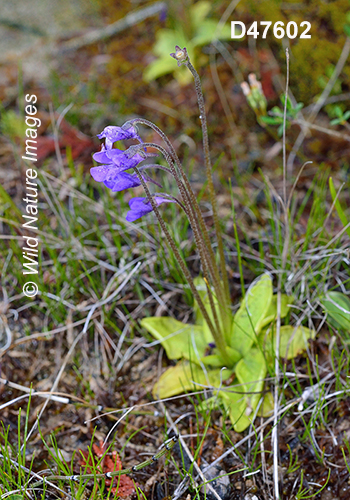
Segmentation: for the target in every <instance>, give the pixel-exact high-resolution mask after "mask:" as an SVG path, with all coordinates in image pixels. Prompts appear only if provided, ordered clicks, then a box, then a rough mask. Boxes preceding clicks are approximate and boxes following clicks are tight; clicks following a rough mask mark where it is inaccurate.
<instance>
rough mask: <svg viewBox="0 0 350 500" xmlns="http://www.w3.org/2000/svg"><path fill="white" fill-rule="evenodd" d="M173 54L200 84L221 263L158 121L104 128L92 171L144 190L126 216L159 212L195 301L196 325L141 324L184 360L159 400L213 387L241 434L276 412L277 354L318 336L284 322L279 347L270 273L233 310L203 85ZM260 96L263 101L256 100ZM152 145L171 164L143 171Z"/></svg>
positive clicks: (286, 299)
mask: <svg viewBox="0 0 350 500" xmlns="http://www.w3.org/2000/svg"><path fill="white" fill-rule="evenodd" d="M171 56H172V57H173V58H174V59H175V60H176V61H177V63H178V66H181V65H184V66H185V67H186V68H187V69H188V70H189V71H190V73H191V74H192V76H193V78H194V82H195V89H196V94H197V101H198V106H199V113H200V121H201V127H202V138H203V151H204V159H205V172H206V178H207V185H208V192H209V197H210V202H211V206H212V211H213V222H214V229H215V235H216V243H217V248H218V259H217V256H216V255H215V252H214V249H213V246H212V242H211V239H210V237H209V231H208V228H207V226H206V224H205V222H204V218H203V215H202V212H201V210H200V207H199V204H198V201H197V199H196V196H195V194H194V192H193V190H192V188H191V185H190V182H189V179H188V177H187V174H186V172H185V170H184V168H183V166H182V164H181V162H180V160H179V158H178V156H177V153H176V151H175V149H174V147H173V146H172V144H171V142H170V141H169V139H168V137H167V136H166V135H165V134H164V132H162V131H161V130H160V129H159V127H157V126H156V125H155V124H153V123H152V122H149V121H148V120H145V119H142V118H135V119H132V120H130V121H128V122H126V123H125V124H124V125H123V126H122V127H117V126H108V127H106V128H105V129H104V130H103V132H102V133H101V134H99V136H98V137H99V138H100V139H102V138H104V139H105V145H103V146H102V150H101V151H100V152H98V153H95V154H94V155H93V158H94V159H95V160H96V161H97V162H100V163H102V164H103V165H100V166H96V167H93V168H92V169H91V174H92V176H93V177H94V179H95V180H96V181H98V182H103V183H104V184H105V185H106V186H107V187H108V188H109V189H111V190H112V191H121V190H124V189H129V188H133V187H136V186H140V185H142V187H143V188H144V191H145V193H146V198H132V199H131V200H130V201H129V206H130V211H129V212H128V214H127V216H126V219H127V220H128V221H129V222H133V221H135V220H137V219H139V218H140V217H142V216H144V215H146V214H148V213H150V212H152V211H153V212H154V213H155V216H156V218H157V220H158V222H159V224H160V226H161V229H162V232H163V235H164V238H165V240H166V242H167V244H168V245H169V247H170V248H171V250H172V252H173V255H174V257H175V259H176V261H177V263H178V265H179V268H180V269H181V271H182V273H183V275H184V277H185V278H186V280H187V282H188V285H189V287H190V290H191V292H192V294H193V298H194V301H195V323H194V324H185V323H182V322H180V321H178V320H176V319H174V318H172V317H150V318H144V319H143V320H142V321H141V325H142V326H143V327H144V328H145V329H146V330H148V331H149V332H150V333H151V335H153V337H155V338H156V339H157V340H159V341H160V343H161V344H162V346H163V347H164V349H165V351H166V353H167V355H168V358H169V359H173V360H178V363H177V364H176V365H175V366H173V367H170V368H168V369H167V370H166V371H165V372H164V373H163V374H162V376H161V377H160V379H159V380H158V382H157V383H156V385H155V387H154V389H153V395H154V396H155V397H156V398H167V397H170V396H174V395H176V394H181V393H182V392H184V391H188V390H196V389H198V388H202V387H207V388H208V389H211V390H212V397H211V398H210V399H209V400H207V401H206V402H204V403H203V405H204V407H206V408H208V409H212V408H213V407H216V406H219V407H224V409H225V411H226V412H227V413H228V415H229V417H230V419H231V422H232V425H233V426H234V429H235V430H236V431H238V432H240V431H243V430H244V429H246V428H247V427H248V426H249V425H250V424H251V423H252V422H253V420H254V418H255V416H256V415H257V414H259V415H267V414H269V412H270V411H271V409H272V406H273V404H272V401H273V398H272V396H271V394H270V393H267V394H266V395H265V396H263V389H264V384H265V377H266V374H267V372H268V371H270V372H272V373H273V372H274V364H275V352H276V350H278V352H279V357H281V358H287V359H291V358H293V357H295V356H297V355H298V354H299V353H300V352H301V351H303V350H304V349H305V348H306V347H307V342H308V340H309V339H312V338H314V337H315V331H313V330H311V329H309V328H305V327H303V326H299V325H297V326H296V327H293V326H291V325H288V324H286V325H283V326H281V325H278V338H279V346H277V345H276V333H277V326H276V321H275V320H276V318H277V311H278V307H277V295H274V294H273V283H272V277H271V275H270V274H269V273H267V272H265V273H264V274H263V275H262V276H260V277H258V278H257V279H256V280H255V281H254V282H253V283H252V284H251V285H250V286H249V288H248V290H247V292H246V294H245V296H244V299H243V300H242V303H241V305H240V307H239V309H238V311H237V312H236V313H235V314H233V313H232V303H231V297H230V291H229V279H228V272H227V269H226V262H225V255H224V247H223V237H222V233H221V227H220V221H219V214H218V207H217V198H216V193H215V189H214V183H213V177H212V165H211V159H210V150H209V137H208V130H207V121H206V113H205V105H204V97H203V93H202V88H201V82H200V78H199V76H198V73H197V72H196V70H195V68H194V67H193V65H192V63H191V61H190V58H189V55H188V53H187V50H186V48H183V49H181V48H180V47H179V46H175V52H174V53H172V54H171ZM254 83H255V82H254V81H253V84H254ZM257 90H259V89H257ZM255 98H256V99H259V97H258V96H255ZM260 106H263V104H262V103H261V104H260ZM137 124H142V125H146V126H148V127H150V128H152V129H153V131H154V132H156V133H157V134H158V135H159V136H160V137H161V139H162V140H163V141H164V143H165V147H163V146H159V145H158V144H155V143H144V142H143V141H142V139H141V138H140V136H139V134H138V131H137V130H136V128H135V125H137ZM124 139H136V140H138V141H139V144H137V145H133V146H130V147H129V148H128V149H127V150H125V151H122V150H119V149H117V148H114V147H113V146H114V143H115V142H117V141H119V140H124ZM147 147H152V148H153V149H155V150H157V151H158V152H160V153H161V154H162V156H163V157H164V158H165V160H166V162H167V164H168V166H167V167H165V166H163V165H158V164H152V163H147V164H145V165H141V166H140V164H141V163H142V162H143V161H144V160H145V159H148V160H150V159H152V158H153V157H154V156H155V153H148V152H147ZM159 168H160V169H162V170H163V171H165V172H167V174H169V175H171V176H172V177H173V179H174V182H175V183H176V185H177V187H178V190H179V192H180V197H179V198H176V197H174V196H173V195H170V194H169V193H166V192H161V193H155V194H153V193H151V191H150V188H149V184H150V183H153V184H156V185H157V186H158V187H161V185H160V184H159V182H158V181H154V180H153V179H152V178H151V177H150V176H149V172H150V170H151V169H153V170H155V169H159ZM128 171H131V172H132V173H128ZM168 203H172V204H176V205H177V206H179V207H180V208H181V209H182V210H183V211H184V212H185V214H186V216H187V217H188V219H189V222H190V224H191V227H192V230H193V234H194V240H195V243H196V247H197V251H198V255H199V258H200V261H201V265H202V272H203V278H196V279H193V278H192V276H191V273H190V271H189V269H188V268H187V265H186V262H185V261H184V259H183V257H182V256H181V254H180V252H179V250H178V248H177V246H176V244H175V241H174V240H173V238H172V236H171V234H170V232H169V230H168V228H167V225H166V223H165V221H164V219H163V217H162V216H161V214H160V209H159V207H160V205H163V204H168ZM292 302H293V298H292V297H290V296H287V295H283V294H282V295H281V304H279V315H280V318H282V319H283V318H286V317H287V316H288V313H289V310H290V307H289V306H290V305H291V304H292Z"/></svg>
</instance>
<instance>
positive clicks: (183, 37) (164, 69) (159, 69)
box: [143, 0, 231, 85]
mask: <svg viewBox="0 0 350 500" xmlns="http://www.w3.org/2000/svg"><path fill="white" fill-rule="evenodd" d="M211 8H212V4H211V2H207V1H204V0H202V1H200V2H196V3H195V4H194V5H191V7H189V8H186V9H184V15H187V16H188V22H187V23H186V24H184V23H181V22H180V21H179V19H180V18H181V16H176V21H175V26H174V29H161V30H159V31H158V32H157V41H156V43H155V45H154V47H153V52H154V54H155V55H156V56H157V59H156V60H155V61H153V62H151V63H150V64H149V65H148V66H147V68H146V69H145V71H144V74H143V76H144V79H145V80H146V81H147V82H150V81H152V80H155V79H157V78H159V77H160V76H163V75H167V74H169V73H173V72H174V71H175V68H176V67H175V66H174V62H173V61H172V60H171V59H169V56H168V54H169V53H170V52H171V51H172V50H173V48H174V46H175V45H176V44H179V45H181V46H185V47H186V48H187V52H188V53H189V55H190V57H191V59H192V61H193V62H194V63H198V62H200V61H201V57H200V55H199V53H198V48H199V47H202V46H203V45H208V44H209V43H211V42H212V41H213V39H214V38H215V39H218V40H230V38H231V30H230V27H229V26H228V25H224V26H223V27H222V29H220V30H219V29H218V22H217V21H215V20H214V19H210V18H209V19H208V14H209V12H210V10H211ZM184 26H186V31H185V30H184ZM202 58H203V56H202ZM175 76H176V78H177V80H178V81H179V83H180V84H184V85H185V84H187V83H189V82H190V81H191V75H190V74H189V73H188V72H187V71H186V70H185V69H184V68H181V70H178V71H176V72H175Z"/></svg>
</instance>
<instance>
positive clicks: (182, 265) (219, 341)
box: [134, 167, 232, 366]
mask: <svg viewBox="0 0 350 500" xmlns="http://www.w3.org/2000/svg"><path fill="white" fill-rule="evenodd" d="M134 170H135V172H136V174H137V175H138V177H139V179H140V182H141V184H142V187H143V189H144V190H145V193H146V195H147V198H148V200H149V202H150V203H151V205H152V208H153V211H154V213H155V215H156V217H157V219H158V222H159V224H160V226H161V228H162V230H163V232H164V236H165V238H166V240H167V242H168V243H169V245H170V248H171V249H172V251H173V252H174V255H175V258H176V260H177V262H178V263H179V265H180V268H181V271H182V272H183V274H184V275H185V278H186V280H187V282H188V284H189V286H190V289H191V292H192V293H193V296H194V298H195V300H196V301H197V303H198V306H199V308H200V310H201V312H202V314H203V317H204V320H205V321H206V323H207V324H208V327H209V329H210V332H211V334H212V336H213V338H214V340H215V344H216V347H217V348H218V350H219V352H220V354H221V356H222V358H223V360H224V362H225V363H226V364H227V365H228V366H230V365H231V364H232V363H231V360H230V357H229V356H228V354H227V352H226V346H225V341H224V338H223V336H222V335H221V334H220V332H218V331H217V330H216V329H215V328H214V325H213V323H212V321H211V319H210V317H209V315H208V313H207V310H206V309H205V306H204V304H203V301H202V299H201V297H200V295H199V293H198V291H197V288H196V286H195V284H194V282H193V279H192V276H191V274H190V272H189V270H188V269H187V266H186V264H185V262H184V261H183V259H182V257H181V255H180V253H179V251H178V249H177V247H176V244H175V241H174V240H173V238H172V237H171V235H170V233H169V231H168V229H167V227H166V224H165V222H164V220H163V218H162V216H161V215H160V212H159V210H158V206H157V204H156V203H155V201H154V198H153V196H152V194H151V192H150V191H149V189H148V186H147V184H146V182H145V181H144V179H143V177H142V175H141V172H140V171H139V169H138V168H137V167H134Z"/></svg>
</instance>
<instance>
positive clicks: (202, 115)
mask: <svg viewBox="0 0 350 500" xmlns="http://www.w3.org/2000/svg"><path fill="white" fill-rule="evenodd" d="M184 64H185V65H186V66H187V67H188V69H189V70H190V71H191V73H192V75H193V78H194V83H195V88H196V93H197V101H198V107H199V112H200V120H201V124H202V135H203V150H204V157H205V166H206V175H207V179H208V186H209V194H210V202H211V205H212V209H213V219H214V226H215V233H216V238H217V242H218V249H219V256H220V269H221V277H222V280H223V283H224V290H225V298H226V304H227V306H229V304H230V289H229V284H228V277H227V272H226V266H225V254H224V245H223V242H222V236H221V228H220V222H219V216H218V208H217V203H216V193H215V188H214V183H213V175H212V166H211V160H210V151H209V137H208V127H207V117H206V112H205V105H204V97H203V92H202V85H201V81H200V78H199V75H198V73H197V71H196V70H195V68H194V67H193V66H192V64H191V62H190V60H189V58H187V60H186V61H185V62H184Z"/></svg>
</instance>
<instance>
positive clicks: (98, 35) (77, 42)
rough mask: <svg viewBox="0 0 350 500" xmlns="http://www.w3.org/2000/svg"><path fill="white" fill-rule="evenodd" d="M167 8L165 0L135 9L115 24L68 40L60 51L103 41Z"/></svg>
mask: <svg viewBox="0 0 350 500" xmlns="http://www.w3.org/2000/svg"><path fill="white" fill-rule="evenodd" d="M164 9H166V4H165V2H155V3H154V4H152V5H149V6H147V7H144V8H143V9H138V10H135V11H134V12H130V13H129V14H127V15H126V16H125V17H123V18H122V19H118V21H116V22H115V23H113V24H109V25H108V26H104V27H103V28H101V29H96V30H93V31H89V33H86V34H85V35H82V36H79V37H76V38H73V39H72V40H69V41H68V42H66V43H64V44H63V45H61V47H60V48H59V52H61V51H69V50H77V49H80V48H82V47H85V46H86V45H91V44H93V43H96V42H101V41H102V40H106V39H107V38H110V37H112V36H114V35H116V34H118V33H120V32H122V31H124V30H126V29H127V28H130V27H131V26H134V25H135V24H138V23H139V22H141V21H144V20H145V19H147V18H148V17H152V16H154V15H156V14H159V13H160V12H161V11H162V10H164Z"/></svg>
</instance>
